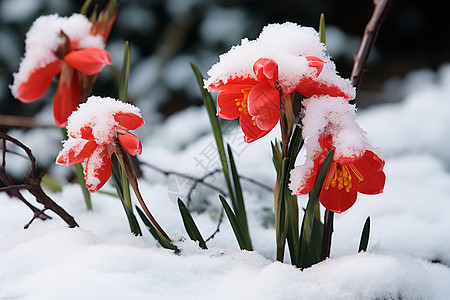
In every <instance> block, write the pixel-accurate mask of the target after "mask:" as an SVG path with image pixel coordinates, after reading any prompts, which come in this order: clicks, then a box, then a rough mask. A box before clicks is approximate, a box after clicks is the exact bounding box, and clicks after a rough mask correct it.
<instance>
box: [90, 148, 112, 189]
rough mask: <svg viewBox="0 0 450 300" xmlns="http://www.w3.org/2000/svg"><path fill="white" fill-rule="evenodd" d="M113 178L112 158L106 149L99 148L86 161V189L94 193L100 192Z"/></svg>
mask: <svg viewBox="0 0 450 300" xmlns="http://www.w3.org/2000/svg"><path fill="white" fill-rule="evenodd" d="M110 176H111V157H110V155H109V153H108V150H107V149H106V147H97V149H96V151H94V153H92V155H91V156H90V157H89V158H88V160H87V161H86V167H85V169H84V178H85V179H86V187H87V188H88V190H89V191H91V192H92V193H94V192H96V191H98V190H99V189H100V188H101V187H102V186H103V185H105V183H106V182H107V181H108V179H109V177H110Z"/></svg>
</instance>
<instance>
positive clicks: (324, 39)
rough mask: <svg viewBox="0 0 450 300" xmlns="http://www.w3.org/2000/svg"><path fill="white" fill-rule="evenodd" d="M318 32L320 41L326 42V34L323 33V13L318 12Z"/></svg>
mask: <svg viewBox="0 0 450 300" xmlns="http://www.w3.org/2000/svg"><path fill="white" fill-rule="evenodd" d="M319 34H320V42H321V43H324V44H326V43H327V35H326V33H325V15H324V14H323V13H322V14H320V21H319Z"/></svg>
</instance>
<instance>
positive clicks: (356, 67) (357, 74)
mask: <svg viewBox="0 0 450 300" xmlns="http://www.w3.org/2000/svg"><path fill="white" fill-rule="evenodd" d="M390 4H391V0H374V5H375V8H374V10H373V14H372V17H371V18H370V20H369V22H368V23H367V25H366V29H365V30H364V36H363V39H362V42H361V46H360V47H359V51H358V54H356V55H355V58H354V59H355V62H354V64H353V70H352V75H351V77H350V81H351V83H352V85H353V86H354V87H355V88H356V90H358V89H359V85H360V83H361V79H362V75H363V71H364V66H365V65H366V63H367V59H368V58H369V55H370V51H371V50H372V48H373V46H374V44H375V40H376V38H377V35H378V32H379V31H380V27H381V23H382V22H383V20H384V17H385V16H386V14H387V11H388V8H389V6H390ZM350 103H351V104H355V100H352V101H350ZM333 219H334V212H332V211H329V210H326V211H325V220H324V232H323V240H322V245H323V246H322V253H321V260H325V259H326V258H328V257H330V251H331V236H332V234H333Z"/></svg>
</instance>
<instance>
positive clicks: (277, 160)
mask: <svg viewBox="0 0 450 300" xmlns="http://www.w3.org/2000/svg"><path fill="white" fill-rule="evenodd" d="M270 145H271V146H272V162H273V165H274V167H275V170H276V171H277V177H280V178H281V161H282V160H283V157H282V155H281V149H280V143H278V141H277V139H275V141H274V142H270ZM277 180H279V178H277Z"/></svg>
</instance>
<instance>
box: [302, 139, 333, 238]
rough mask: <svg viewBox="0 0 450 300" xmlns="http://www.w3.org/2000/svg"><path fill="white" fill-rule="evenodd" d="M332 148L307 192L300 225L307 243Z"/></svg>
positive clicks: (330, 158) (330, 159)
mask: <svg viewBox="0 0 450 300" xmlns="http://www.w3.org/2000/svg"><path fill="white" fill-rule="evenodd" d="M333 155H334V148H333V149H331V151H330V152H329V153H328V155H327V157H326V158H325V161H324V162H323V165H322V167H321V168H320V171H319V174H318V175H317V179H316V183H315V184H314V187H313V188H312V190H311V192H310V193H309V200H308V204H307V205H306V211H305V216H304V220H303V226H302V238H303V239H304V240H305V241H306V243H307V244H308V245H309V243H310V240H311V233H312V227H313V222H314V213H315V210H316V205H317V203H318V202H319V193H320V190H321V189H322V185H323V183H324V181H325V177H326V175H327V172H328V168H329V167H330V164H331V161H332V160H333Z"/></svg>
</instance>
